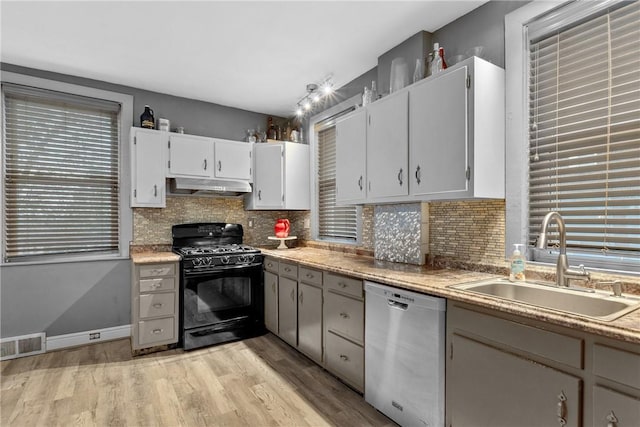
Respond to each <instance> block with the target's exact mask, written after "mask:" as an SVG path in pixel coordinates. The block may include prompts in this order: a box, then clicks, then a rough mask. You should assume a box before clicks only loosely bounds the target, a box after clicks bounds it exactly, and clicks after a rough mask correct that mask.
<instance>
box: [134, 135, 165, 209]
mask: <svg viewBox="0 0 640 427" xmlns="http://www.w3.org/2000/svg"><path fill="white" fill-rule="evenodd" d="M165 135H166V134H163V133H162V132H159V131H154V130H143V129H133V130H132V132H131V139H132V144H131V206H132V207H154V208H164V207H165V206H166V205H165V179H164V176H165V168H164V164H165V163H164V150H165V147H166V145H165V142H166V139H165Z"/></svg>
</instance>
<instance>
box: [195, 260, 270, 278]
mask: <svg viewBox="0 0 640 427" xmlns="http://www.w3.org/2000/svg"><path fill="white" fill-rule="evenodd" d="M256 267H258V268H262V263H261V262H253V263H251V264H239V265H224V266H222V265H220V266H216V267H203V268H202V269H198V268H194V269H193V270H188V271H186V270H185V272H184V275H185V277H196V276H204V275H208V274H218V273H223V272H225V271H234V270H241V269H249V268H256Z"/></svg>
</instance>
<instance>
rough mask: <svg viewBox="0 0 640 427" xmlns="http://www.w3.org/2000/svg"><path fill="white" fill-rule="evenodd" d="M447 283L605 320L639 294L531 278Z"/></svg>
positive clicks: (634, 303)
mask: <svg viewBox="0 0 640 427" xmlns="http://www.w3.org/2000/svg"><path fill="white" fill-rule="evenodd" d="M450 287H451V288H455V289H460V290H465V291H469V292H475V293H479V294H483V295H490V296H493V297H496V298H501V299H505V300H510V301H517V302H521V303H525V304H531V305H534V306H537V307H542V308H548V309H551V310H558V311H563V312H566V313H573V314H578V315H581V316H586V317H591V318H594V319H599V320H605V321H610V320H615V319H617V318H619V317H621V316H623V315H625V314H627V313H630V312H632V311H634V310H636V309H637V308H639V307H640V298H637V297H632V296H628V295H625V296H613V295H612V293H611V292H607V291H601V290H593V289H584V288H560V287H557V286H555V285H547V284H543V283H535V282H510V281H508V280H505V279H489V280H483V281H481V282H472V283H463V284H459V285H451V286H450Z"/></svg>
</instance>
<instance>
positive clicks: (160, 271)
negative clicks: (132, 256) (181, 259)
mask: <svg viewBox="0 0 640 427" xmlns="http://www.w3.org/2000/svg"><path fill="white" fill-rule="evenodd" d="M138 271H139V273H138V274H139V277H140V278H143V277H157V276H175V274H176V265H175V264H148V265H141V266H140V267H139V270H138Z"/></svg>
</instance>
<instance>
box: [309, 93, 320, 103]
mask: <svg viewBox="0 0 640 427" xmlns="http://www.w3.org/2000/svg"><path fill="white" fill-rule="evenodd" d="M311 101H313V102H318V101H320V94H317V93H314V94H313V95H311Z"/></svg>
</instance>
